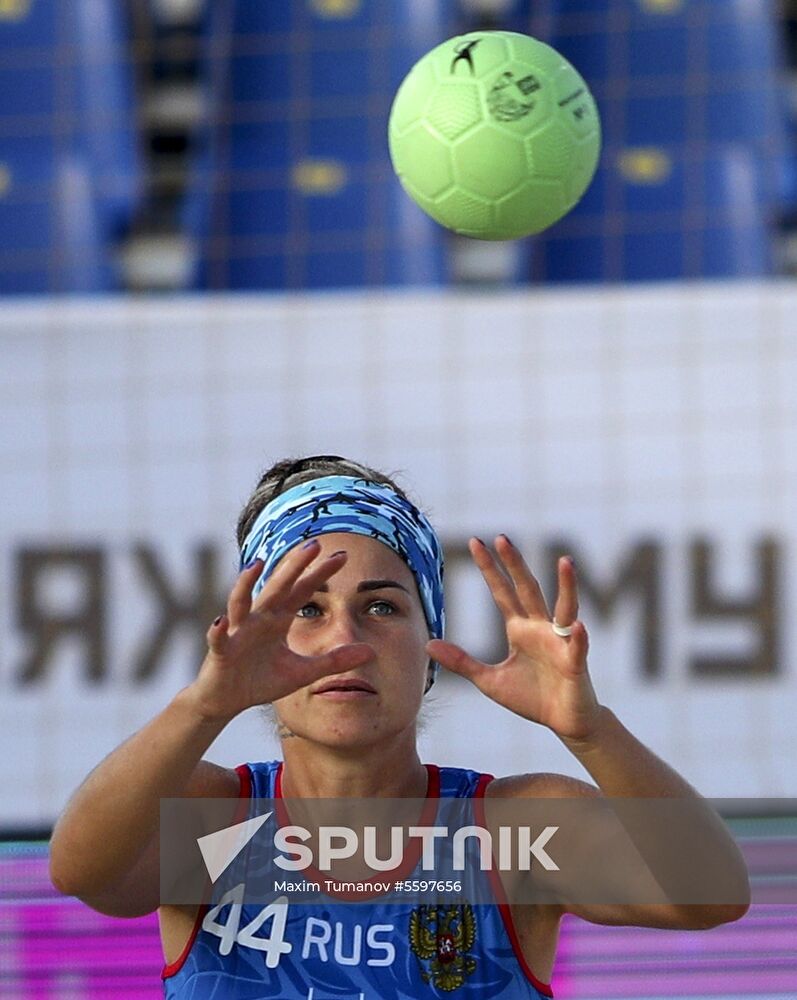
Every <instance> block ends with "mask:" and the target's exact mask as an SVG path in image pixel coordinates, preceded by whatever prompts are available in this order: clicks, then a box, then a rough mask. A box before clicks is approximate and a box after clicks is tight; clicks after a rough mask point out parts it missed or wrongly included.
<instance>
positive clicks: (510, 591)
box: [468, 538, 523, 621]
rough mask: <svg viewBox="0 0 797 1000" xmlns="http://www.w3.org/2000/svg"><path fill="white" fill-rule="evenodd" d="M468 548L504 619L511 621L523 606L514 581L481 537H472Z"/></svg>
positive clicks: (521, 612)
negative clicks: (500, 566)
mask: <svg viewBox="0 0 797 1000" xmlns="http://www.w3.org/2000/svg"><path fill="white" fill-rule="evenodd" d="M468 548H469V549H470V554H471V555H472V556H473V561H474V562H475V563H476V565H477V566H478V567H479V571H480V572H481V575H482V576H483V577H484V582H485V583H486V584H487V586H488V587H489V588H490V593H491V594H492V596H493V600H494V601H495V603H496V606H497V608H498V610H499V611H500V612H501V614H502V615H503V617H504V620H505V621H509V619H510V618H512V617H514V616H515V615H522V614H523V606H522V605H521V603H520V600H519V598H518V595H517V592H516V590H515V587H514V586H513V584H512V581H511V580H510V579H509V578H508V577H507V575H506V574H505V573H504V572H503V570H502V569H500V568H499V566H498V562H497V561H496V559H495V556H494V555H493V554H492V552H490V550H489V549H488V548H487V546H486V545H485V544H484V542H483V541H482V540H481V539H480V538H471V540H470V542H469V544H468Z"/></svg>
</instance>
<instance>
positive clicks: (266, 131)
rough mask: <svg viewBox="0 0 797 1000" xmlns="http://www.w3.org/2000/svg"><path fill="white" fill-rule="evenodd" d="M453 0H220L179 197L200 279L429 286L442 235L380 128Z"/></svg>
mask: <svg viewBox="0 0 797 1000" xmlns="http://www.w3.org/2000/svg"><path fill="white" fill-rule="evenodd" d="M449 7H450V0H436V2H433V0H427V2H425V3H423V4H420V3H405V2H402V0H378V2H374V3H369V4H360V3H353V2H340V0H335V2H333V0H317V2H314V3H312V4H251V3H248V2H246V0H233V2H226V3H217V4H214V5H212V6H211V7H210V8H208V10H209V17H208V22H207V28H206V47H207V48H206V51H207V58H208V66H209V72H208V75H207V87H208V98H207V107H208V108H209V119H208V125H207V129H206V131H205V134H204V137H203V139H204V142H203V145H204V149H202V150H201V151H200V152H199V154H198V159H197V163H196V167H195V170H194V172H193V176H192V179H191V182H190V183H189V190H188V193H187V197H186V214H185V218H186V220H187V225H188V230H189V232H190V233H191V234H192V235H193V237H194V239H195V241H196V244H197V247H198V254H197V266H196V270H195V277H194V282H193V283H194V285H195V287H197V288H204V289H257V288H286V289H290V288H336V287H347V286H374V285H405V284H429V285H434V284H440V283H442V282H443V281H444V280H445V278H446V264H445V252H444V234H443V233H442V232H441V230H440V229H439V227H437V226H435V224H434V223H432V222H430V221H429V220H427V219H426V218H425V217H423V216H422V215H421V213H419V212H418V210H417V209H416V208H415V206H414V205H412V204H411V203H410V201H409V199H407V197H406V195H404V193H403V192H402V190H401V188H400V187H399V185H398V182H397V181H396V179H395V177H394V176H393V173H392V170H391V166H390V161H389V156H388V150H387V138H386V121H387V116H388V112H389V109H390V104H391V101H392V97H393V95H394V93H395V90H396V88H397V87H398V85H399V83H400V82H401V79H402V78H403V76H404V74H405V73H406V72H407V70H408V68H409V67H410V66H411V65H412V64H413V62H414V61H415V60H416V59H417V58H418V57H420V55H422V54H423V52H424V51H425V50H426V48H427V47H428V39H429V38H433V37H444V34H445V31H446V23H447V12H448V9H449Z"/></svg>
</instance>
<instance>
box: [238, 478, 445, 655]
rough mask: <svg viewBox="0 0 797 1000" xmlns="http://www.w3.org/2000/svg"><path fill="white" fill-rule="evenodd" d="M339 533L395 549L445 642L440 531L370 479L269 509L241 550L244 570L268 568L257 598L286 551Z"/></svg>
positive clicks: (332, 483) (306, 492)
mask: <svg viewBox="0 0 797 1000" xmlns="http://www.w3.org/2000/svg"><path fill="white" fill-rule="evenodd" d="M333 531H343V532H351V533H352V534H355V535H366V536H367V537H368V538H375V539H376V540H377V541H380V542H382V543H383V544H385V545H387V546H388V547H389V548H391V549H393V551H394V552H396V553H397V554H398V555H399V556H400V557H401V558H402V559H403V560H404V562H405V563H406V564H407V566H409V568H410V570H411V571H412V574H413V576H414V577H415V582H416V583H417V585H418V593H419V594H420V598H421V604H422V605H423V610H424V614H425V616H426V622H427V624H428V626H429V631H430V633H431V635H432V637H433V638H435V639H442V638H443V631H444V628H445V611H444V608H443V552H442V549H441V547H440V542H439V541H438V538H437V535H436V534H435V531H434V528H433V527H432V526H431V524H430V523H429V521H428V520H427V519H426V517H425V516H424V515H423V514H422V513H421V512H420V511H419V510H418V509H417V508H416V507H415V506H413V504H411V503H410V502H409V501H408V500H405V499H404V498H403V497H400V496H399V495H398V493H396V492H394V491H393V490H392V489H390V487H388V486H383V485H381V484H379V483H373V482H370V481H369V480H367V479H357V478H354V477H353V476H324V477H323V478H320V479H312V480H310V481H309V482H306V483H301V484H300V485H299V486H294V487H293V488H292V489H289V490H286V491H285V492H284V493H280V495H279V496H277V497H275V498H274V499H273V500H272V501H271V503H269V504H266V506H265V507H264V508H263V510H262V511H261V512H260V513H259V514H258V516H257V519H256V520H255V523H254V524H253V525H252V528H251V530H250V532H249V534H248V535H247V536H246V539H245V541H244V544H243V547H242V549H241V568H243V567H244V566H248V565H249V564H250V563H251V562H252V561H253V560H255V559H262V560H263V561H264V563H265V565H264V567H263V572H262V573H261V574H260V576H259V577H258V580H257V583H255V585H254V587H253V588H252V596H253V597H256V596H257V594H259V593H260V591H261V590H262V589H263V587H264V586H265V583H266V581H267V580H268V578H269V577H270V576H271V574H272V572H273V571H274V568H275V567H276V565H277V563H278V562H279V560H280V559H281V558H282V557H283V556H284V555H285V554H286V552H288V551H289V550H290V549H292V548H294V546H296V545H298V544H299V543H300V542H304V541H306V540H307V539H309V538H314V537H315V536H317V535H327V534H330V533H331V532H333ZM436 668H437V664H435V669H436Z"/></svg>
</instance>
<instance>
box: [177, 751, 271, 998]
mask: <svg viewBox="0 0 797 1000" xmlns="http://www.w3.org/2000/svg"><path fill="white" fill-rule="evenodd" d="M235 773H236V774H237V775H238V781H239V787H238V798H239V800H240V805H239V807H238V809H237V810H236V813H235V815H236V820H235V821H236V822H237V817H241V816H242V815H243V814H245V812H246V802H247V801H248V800H249V799H250V798H251V797H252V774H251V772H250V770H249V768H248V767H247V766H246V764H239V765H238V767H236V769H235ZM208 907H209V904H208V903H202V904H200V907H199V909H198V910H197V913H196V920H194V926H193V927H192V928H191V934H190V936H189V938H188V940H187V941H186V943H185V947H184V948H183V950H182V951H181V952H180V954H179V955H178V956H177V958H176V959H175V960H174V961H173V962H169V964H168V965H164V966H163V968H162V969H161V979H168V978H169V977H170V976H173V975H175V974H176V973H178V972H179V971H180V969H182V967H183V966H184V965H185V962H186V959H187V958H188V956H189V955H190V953H191V949H192V948H193V947H194V942H195V941H196V938H197V934H199V929H200V927H201V926H202V921H203V920H204V919H205V914H206V913H207V911H208Z"/></svg>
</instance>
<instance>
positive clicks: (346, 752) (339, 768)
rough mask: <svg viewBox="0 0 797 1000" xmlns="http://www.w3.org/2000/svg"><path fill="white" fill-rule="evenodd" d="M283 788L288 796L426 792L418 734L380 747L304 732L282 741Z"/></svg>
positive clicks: (407, 795)
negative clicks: (346, 744) (325, 740)
mask: <svg viewBox="0 0 797 1000" xmlns="http://www.w3.org/2000/svg"><path fill="white" fill-rule="evenodd" d="M282 755H283V760H284V762H285V764H284V768H283V772H282V791H283V794H284V795H285V796H286V797H289V798H318V799H332V798H394V799H398V798H424V797H425V795H426V784H427V775H426V768H425V767H424V766H423V764H422V763H421V761H420V758H419V757H418V751H417V749H416V746H415V734H414V733H412V735H411V738H409V739H408V738H407V736H406V734H400V735H399V736H397V737H396V739H395V740H388V741H386V742H380V744H379V746H378V747H369V748H368V749H367V750H365V751H364V750H363V748H361V747H355V748H346V749H341V748H338V747H327V746H319V745H318V744H317V743H311V742H310V741H309V740H305V739H302V738H301V737H291V738H290V739H284V740H283V741H282Z"/></svg>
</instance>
